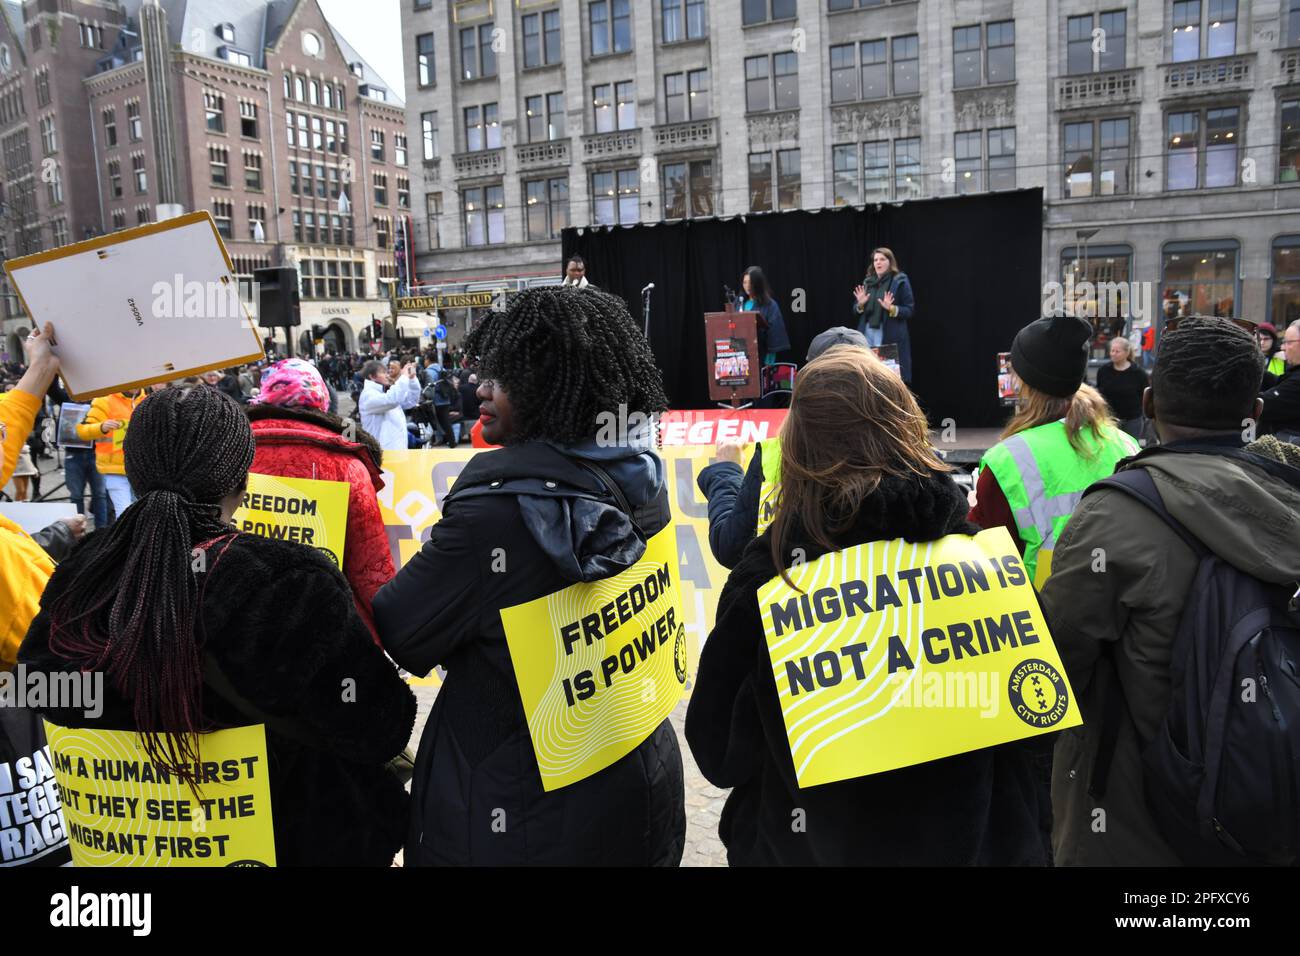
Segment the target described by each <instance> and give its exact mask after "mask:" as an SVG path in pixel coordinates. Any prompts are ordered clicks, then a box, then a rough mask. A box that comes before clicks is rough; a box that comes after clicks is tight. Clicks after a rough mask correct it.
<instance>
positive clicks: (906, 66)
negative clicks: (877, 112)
mask: <svg viewBox="0 0 1300 956" xmlns="http://www.w3.org/2000/svg"><path fill="white" fill-rule="evenodd" d="M890 48H891V49H892V50H893V57H894V71H893V72H894V95H895V96H908V95H910V94H912V93H919V92H920V91H921V70H920V63H921V44H920V41H919V40H918V39H917V36H916V34H915V33H913V34H910V35H908V36H902V37H894V39H893V40H892V41H891V42H890Z"/></svg>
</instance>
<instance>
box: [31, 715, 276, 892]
mask: <svg viewBox="0 0 1300 956" xmlns="http://www.w3.org/2000/svg"><path fill="white" fill-rule="evenodd" d="M45 735H46V738H47V739H48V741H49V746H50V759H51V761H52V762H53V764H54V775H55V777H56V778H57V779H58V783H59V796H60V798H61V799H62V801H63V816H64V819H65V821H66V823H67V832H68V837H69V841H70V845H71V847H72V862H73V865H74V866H137V867H143V866H275V829H274V827H273V825H272V822H271V788H270V780H269V779H268V776H267V774H268V772H269V770H268V767H267V762H266V733H265V730H264V728H263V727H262V725H261V724H258V725H256V726H253V727H237V728H235V729H233V730H219V731H217V732H216V733H211V734H202V735H200V737H199V759H198V761H196V764H195V770H196V778H197V791H198V793H197V796H196V795H195V792H194V791H192V790H191V789H190V787H189V786H188V785H186V784H184V783H182V782H181V781H179V780H178V779H176V778H175V777H174V776H173V775H172V774H171V773H169V772H168V771H167V770H165V769H163V768H161V767H158V766H157V765H155V764H154V763H153V762H152V761H151V760H150V759H149V756H148V754H147V753H146V752H145V749H144V746H143V744H142V743H141V740H140V736H139V734H135V733H130V732H127V731H118V730H87V729H83V730H75V729H71V728H66V727H59V726H56V725H55V724H51V723H50V722H49V721H46V722H45Z"/></svg>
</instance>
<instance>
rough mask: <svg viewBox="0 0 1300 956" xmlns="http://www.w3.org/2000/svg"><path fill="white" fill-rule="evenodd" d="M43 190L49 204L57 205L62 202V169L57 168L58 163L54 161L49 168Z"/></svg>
mask: <svg viewBox="0 0 1300 956" xmlns="http://www.w3.org/2000/svg"><path fill="white" fill-rule="evenodd" d="M45 192H46V197H47V198H48V199H49V201H50V205H51V206H58V205H61V204H62V203H63V170H61V169H60V168H59V164H58V163H54V164H53V166H52V167H51V168H50V176H49V179H48V180H47V181H46V183H45Z"/></svg>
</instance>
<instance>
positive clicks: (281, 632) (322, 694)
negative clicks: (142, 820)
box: [19, 531, 415, 866]
mask: <svg viewBox="0 0 1300 956" xmlns="http://www.w3.org/2000/svg"><path fill="white" fill-rule="evenodd" d="M107 533H108V532H104V531H97V532H95V534H96V535H99V534H107ZM92 539H93V536H92V537H90V538H87V539H86V540H85V541H84V542H83V543H82V545H81V547H79V548H77V549H76V550H75V551H73V553H72V556H71V557H69V558H68V560H66V561H64V562H63V563H62V564H60V565H59V567H58V569H57V570H56V571H55V572H54V576H53V577H52V578H51V579H50V583H49V586H48V587H47V588H46V590H45V596H44V597H43V598H42V609H41V613H40V614H38V615H37V617H36V619H35V620H34V621H33V622H32V626H31V629H30V630H29V631H28V632H27V638H26V640H25V641H24V642H23V646H22V649H21V651H20V653H19V660H20V662H21V663H23V664H26V665H27V666H28V667H30V668H32V669H36V670H42V671H47V672H51V673H55V672H60V671H66V670H69V669H70V665H69V664H68V662H67V661H66V660H65V659H63V658H62V657H59V656H58V655H57V654H55V653H54V652H53V651H52V650H51V648H50V643H49V640H50V619H49V612H48V607H49V605H50V601H51V600H52V599H53V598H55V597H56V596H58V595H61V594H63V593H65V592H66V591H67V590H68V589H70V588H75V587H77V586H78V575H79V573H80V571H81V568H82V567H83V565H84V564H85V561H86V556H87V555H88V554H89V553H90V551H91V550H92V549H90V548H88V547H87V544H88V543H89V542H90V541H91V540H92ZM203 588H204V590H203V592H202V597H201V603H200V606H199V609H198V614H197V617H196V630H197V636H198V637H199V638H200V639H201V641H202V643H201V645H200V646H201V648H202V652H203V654H204V655H205V656H207V657H210V658H211V659H212V661H213V662H214V663H215V664H216V666H217V668H218V669H219V671H220V672H221V674H222V675H223V676H224V677H225V679H226V680H227V681H228V682H229V684H230V685H231V686H232V687H233V688H234V690H235V692H236V693H238V694H239V695H240V696H241V697H242V698H243V699H244V700H245V701H247V702H248V703H249V704H251V705H253V706H254V707H256V708H258V709H259V710H260V711H262V712H263V713H264V714H265V715H269V716H270V717H271V718H272V719H273V720H275V721H276V723H275V724H272V723H270V722H267V721H258V720H255V719H252V718H250V717H249V715H248V714H247V713H246V712H245V711H243V710H241V709H239V707H238V705H236V704H234V703H232V702H230V701H229V700H227V699H226V698H224V697H223V696H222V695H221V694H220V693H218V692H217V691H216V690H214V689H213V688H212V687H211V686H210V685H209V684H208V683H207V682H206V681H205V684H204V687H203V696H202V700H203V715H204V717H205V718H207V719H208V720H209V721H211V723H212V729H214V730H216V729H220V728H223V727H244V726H248V725H250V724H253V723H258V722H265V723H267V730H266V746H267V761H268V765H269V767H270V768H271V773H270V789H271V818H272V821H273V823H274V827H275V855H276V863H277V865H279V866H389V865H390V864H391V862H392V860H393V857H394V855H395V854H396V852H397V850H398V848H399V847H400V846H401V842H402V835H403V831H404V828H405V821H406V811H407V806H408V801H407V796H406V791H405V790H404V789H403V787H402V784H401V782H400V781H399V780H398V778H397V777H396V776H395V775H394V774H393V773H392V772H391V771H390V770H389V769H388V768H387V767H386V766H385V764H386V763H387V762H388V761H389V760H391V759H392V758H393V757H395V756H397V755H398V754H399V753H401V751H402V749H403V748H404V747H405V746H406V743H407V741H408V740H410V737H411V730H412V726H413V724H414V723H415V697H414V695H413V694H412V693H411V691H410V689H409V688H407V686H406V685H405V684H404V683H403V682H402V679H401V677H400V676H399V675H398V673H397V670H396V668H394V667H393V665H392V664H391V663H390V662H389V661H388V660H387V659H386V658H385V657H384V655H383V652H382V651H380V650H379V648H377V647H376V646H375V644H374V642H373V641H372V640H371V639H370V634H369V632H368V631H367V630H366V629H365V627H364V626H363V625H362V623H361V621H360V619H359V618H358V617H357V613H356V609H355V607H354V605H353V602H352V596H351V593H350V592H349V590H348V586H347V582H345V581H344V580H343V577H342V575H340V574H339V572H338V569H336V568H335V567H334V566H333V564H332V563H331V562H330V560H329V559H328V558H326V557H325V556H324V555H322V554H321V553H320V552H319V551H315V550H313V549H312V548H308V547H306V546H304V545H300V544H295V543H293V542H289V541H275V540H272V539H270V538H261V537H258V536H256V535H250V534H239V535H234V536H233V537H232V538H229V539H226V540H225V541H221V542H218V543H216V544H214V545H213V546H212V547H211V548H210V549H209V551H208V571H207V573H206V580H205V581H204V584H203ZM347 680H351V681H354V682H355V683H354V684H353V685H351V686H352V687H353V689H354V690H355V696H351V695H346V694H341V693H340V692H339V688H340V687H341V686H343V682H344V681H347ZM103 698H104V699H103V712H102V714H100V715H99V716H98V717H96V718H88V717H87V716H86V715H85V713H84V712H83V711H80V710H75V711H60V710H47V711H44V716H45V717H46V718H48V719H49V720H50V721H51V722H53V723H55V724H59V725H60V726H64V727H95V728H99V729H104V730H133V729H135V720H134V717H133V715H132V710H131V702H130V701H129V700H128V699H127V698H125V697H124V696H123V695H122V694H121V693H120V692H119V691H118V690H117V689H116V688H115V687H114V684H113V681H112V680H109V679H106V680H105V681H104V694H103ZM281 722H283V723H281ZM282 727H283V728H284V730H285V731H286V732H282V731H281V728H282Z"/></svg>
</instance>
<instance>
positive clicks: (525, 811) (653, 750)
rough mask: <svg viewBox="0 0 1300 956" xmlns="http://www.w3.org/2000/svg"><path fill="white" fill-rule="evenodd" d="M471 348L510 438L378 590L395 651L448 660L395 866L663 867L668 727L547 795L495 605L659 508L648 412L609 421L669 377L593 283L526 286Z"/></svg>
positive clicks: (654, 393) (565, 568)
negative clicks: (618, 427)
mask: <svg viewBox="0 0 1300 956" xmlns="http://www.w3.org/2000/svg"><path fill="white" fill-rule="evenodd" d="M466 352H467V354H468V356H469V359H470V361H471V362H472V363H474V364H475V365H476V366H477V367H478V368H479V369H480V371H481V376H482V378H483V379H484V381H482V383H481V384H480V385H479V390H478V398H479V399H480V401H481V405H480V408H479V416H480V421H482V423H483V435H484V438H486V439H487V440H488V441H490V442H492V443H493V444H497V445H501V446H503V447H502V448H500V449H499V450H497V451H491V452H484V453H481V454H479V455H477V456H476V457H475V458H474V459H473V460H472V461H470V462H469V463H468V464H467V465H466V466H465V469H464V471H462V472H461V475H460V477H459V479H458V480H457V481H456V484H455V485H454V486H453V487H452V489H451V493H450V494H449V495H448V496H447V498H446V499H445V501H444V502H443V507H442V520H440V521H439V522H438V524H436V525H435V526H434V527H433V529H432V532H431V534H430V537H429V540H428V543H426V544H425V545H424V547H423V548H422V549H421V551H420V552H419V554H417V555H416V556H415V557H414V558H413V559H412V560H411V562H410V563H409V564H407V566H406V567H405V568H403V569H402V570H401V571H399V572H398V574H397V577H396V578H394V579H393V581H392V582H390V583H389V584H387V585H385V586H384V587H383V588H381V589H380V591H379V593H378V594H377V595H375V599H374V604H373V606H374V611H375V623H376V625H377V626H378V628H379V636H380V639H381V641H382V642H383V644H384V647H385V648H387V649H388V652H389V653H390V654H391V655H392V656H393V659H394V660H396V661H397V662H398V663H399V664H401V665H402V666H403V667H405V668H407V669H408V670H410V671H412V672H414V673H416V674H427V673H429V672H430V671H431V670H433V668H434V667H435V666H438V665H441V666H443V667H444V668H445V669H446V672H447V676H446V681H445V683H444V684H443V687H442V690H441V691H440V692H439V694H438V699H437V702H436V703H435V704H434V708H433V713H432V714H431V715H430V717H429V721H428V723H427V724H426V726H425V729H424V735H423V737H422V739H421V741H420V751H419V755H418V756H417V758H416V769H415V779H414V782H413V789H412V806H411V811H412V816H411V829H410V834H409V837H408V840H407V844H406V854H405V858H406V863H407V865H415V866H420V865H425V866H431V865H454V864H495V865H502V864H545V865H578V864H607V865H616V866H617V865H623V866H645V865H664V866H675V865H677V864H678V863H679V862H680V861H681V856H682V848H683V845H684V842H685V829H686V817H685V808H684V793H683V783H682V759H681V752H680V750H679V749H678V745H677V738H676V735H675V734H674V732H673V728H672V725H671V724H670V723H669V722H668V721H667V720H665V721H663V722H662V723H661V724H660V725H659V726H658V727H657V728H655V730H654V731H652V732H651V733H650V735H649V736H648V737H647V738H646V739H645V740H644V741H643V742H642V743H641V744H640V745H639V746H638V747H636V748H635V749H634V750H633V751H632V752H631V753H629V754H627V755H626V756H624V757H623V758H621V759H620V760H617V761H616V762H614V763H613V764H611V765H610V766H608V767H606V768H605V769H603V770H600V771H597V772H596V773H594V774H591V775H590V776H588V777H586V778H584V779H582V780H579V781H577V782H575V783H571V784H569V785H568V786H565V787H563V788H561V789H557V790H552V791H550V792H546V791H545V790H544V789H543V786H542V779H541V774H540V772H539V770H538V764H537V758H536V756H535V754H534V751H533V746H532V742H531V738H530V736H529V731H528V724H527V720H526V718H525V714H524V708H523V704H522V701H521V698H520V692H519V687H518V684H517V682H516V677H515V671H514V667H513V665H512V663H511V656H510V650H509V645H508V644H507V642H506V636H505V630H504V627H503V625H502V619H501V614H500V612H501V610H502V609H504V608H510V607H515V606H516V605H519V604H524V603H526V602H529V601H533V600H536V599H538V598H542V597H545V596H547V595H550V594H554V593H555V592H557V591H561V590H563V589H564V588H566V587H568V586H569V585H572V584H574V583H577V582H593V581H599V580H602V579H605V578H609V577H611V576H613V575H615V574H618V573H619V572H620V571H622V570H624V569H625V568H628V567H630V566H631V565H633V564H635V563H636V562H637V561H638V560H640V559H641V557H642V555H643V554H644V553H645V549H646V541H647V540H648V539H649V538H651V537H652V536H654V535H655V534H657V533H658V532H659V531H660V530H662V529H663V528H665V527H666V526H667V525H668V523H669V520H670V516H669V509H668V496H667V492H666V489H665V485H664V468H663V463H662V462H661V461H660V459H659V457H658V456H657V455H656V454H655V453H654V451H653V438H652V429H651V428H650V427H649V426H648V424H647V426H646V427H645V428H642V429H639V430H635V431H634V432H633V433H632V434H623V435H618V436H611V435H610V434H608V433H607V429H605V428H603V427H602V423H605V422H608V421H609V420H610V419H608V418H606V417H605V416H610V417H611V418H613V419H617V420H618V421H620V422H636V421H637V420H639V419H640V418H641V417H642V416H647V417H648V416H649V415H651V414H654V413H657V412H659V411H662V410H663V409H664V407H665V406H666V405H667V400H666V399H665V397H664V393H663V387H662V385H661V382H662V376H661V375H660V372H659V370H658V369H657V368H656V367H655V364H654V357H653V356H652V355H651V353H650V349H649V347H648V346H647V345H646V341H645V338H644V336H643V335H642V334H641V332H640V330H639V329H637V327H636V325H635V324H634V323H633V321H632V318H631V316H630V315H628V312H627V307H626V306H625V305H624V304H623V301H622V300H621V299H618V298H616V297H614V296H611V295H607V294H606V293H603V292H597V291H593V290H592V289H591V288H590V287H588V288H587V289H586V290H583V291H579V290H577V289H573V288H546V289H532V290H529V291H527V292H524V293H523V294H521V295H520V296H519V297H518V298H516V299H515V300H514V301H513V302H512V304H511V306H510V308H509V310H508V311H507V312H505V313H498V314H492V315H489V316H488V317H486V318H485V319H483V320H482V321H481V322H480V323H479V324H478V325H477V326H476V327H475V328H474V330H473V331H472V332H471V333H470V335H469V337H468V339H467V340H466ZM637 413H640V414H637ZM536 639H537V640H538V641H549V640H553V639H554V638H553V637H552V635H550V634H549V633H538V634H537V635H536Z"/></svg>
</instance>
